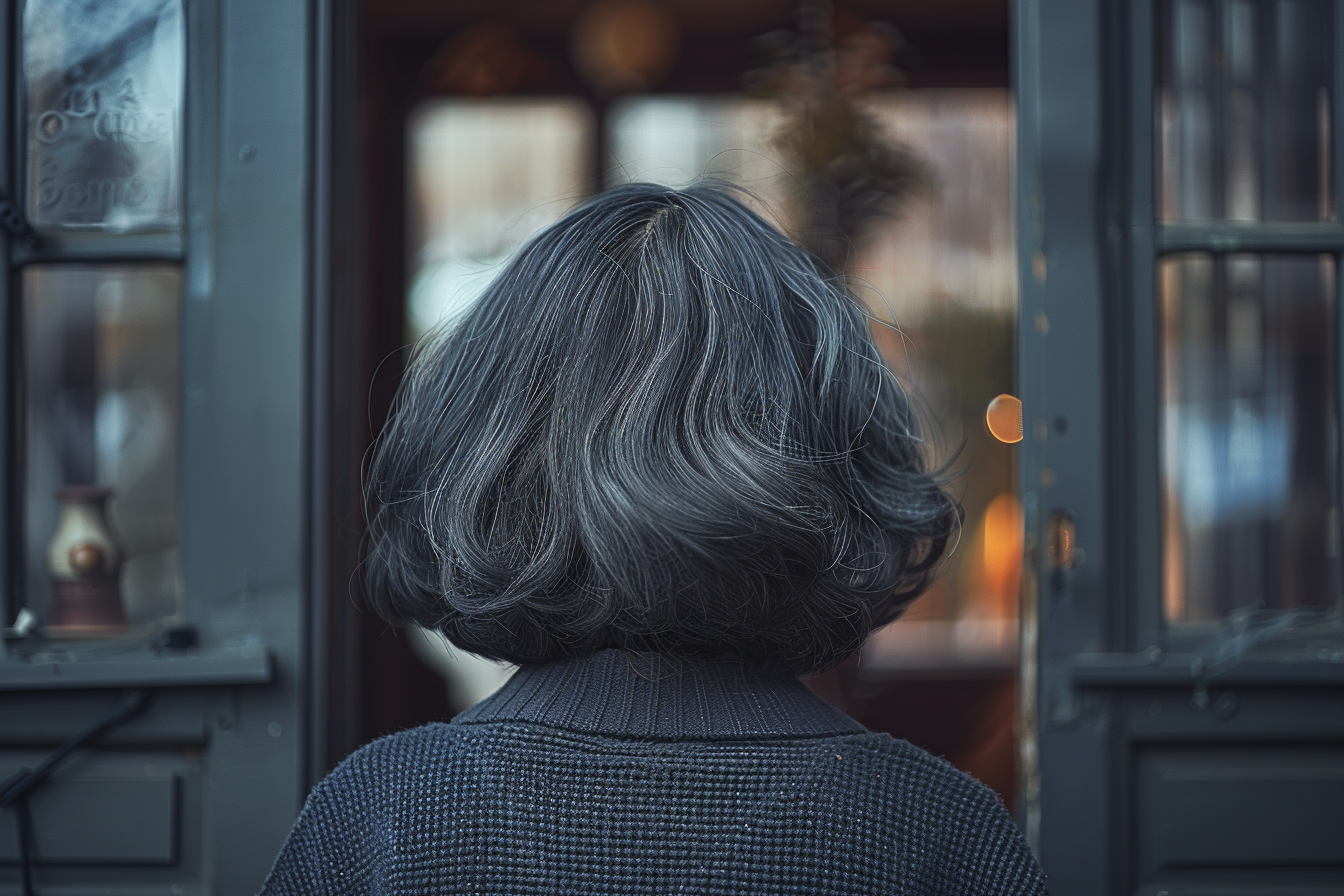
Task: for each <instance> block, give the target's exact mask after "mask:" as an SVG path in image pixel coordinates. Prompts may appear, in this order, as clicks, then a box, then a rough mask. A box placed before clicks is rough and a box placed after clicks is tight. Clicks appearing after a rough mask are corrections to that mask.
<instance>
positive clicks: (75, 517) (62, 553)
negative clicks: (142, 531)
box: [47, 486, 126, 629]
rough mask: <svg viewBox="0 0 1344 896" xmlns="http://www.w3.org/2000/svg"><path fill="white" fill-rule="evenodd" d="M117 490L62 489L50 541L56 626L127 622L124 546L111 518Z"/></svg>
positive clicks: (49, 565) (88, 626) (53, 621)
mask: <svg viewBox="0 0 1344 896" xmlns="http://www.w3.org/2000/svg"><path fill="white" fill-rule="evenodd" d="M111 496H112V490H111V489H109V488H101V487H98V486H67V487H66V488H62V489H58V490H57V492H56V500H57V501H58V502H59V503H60V506H61V513H60V518H59V519H58V521H57V523H56V532H55V533H54V534H53V535H52V536H51V543H50V544H49V545H48V546H47V573H48V574H49V575H50V577H51V596H52V612H51V625H52V626H53V627H55V628H68V629H97V628H105V627H113V626H124V625H125V624H126V611H125V609H124V608H123V607H122V604H121V585H120V579H121V561H122V551H121V548H120V547H119V546H118V545H117V540H116V538H115V537H114V536H113V534H112V529H111V527H109V526H108V523H107V499H108V498H110V497H111Z"/></svg>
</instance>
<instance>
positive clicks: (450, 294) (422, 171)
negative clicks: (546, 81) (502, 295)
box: [407, 99, 592, 339]
mask: <svg viewBox="0 0 1344 896" xmlns="http://www.w3.org/2000/svg"><path fill="white" fill-rule="evenodd" d="M407 136H408V143H409V158H408V160H407V161H408V167H409V169H410V183H409V184H408V186H409V189H410V206H411V210H412V220H411V234H410V251H411V270H412V271H413V272H414V273H413V275H412V279H411V288H410V295H409V296H408V299H407V329H408V330H409V335H410V336H411V338H413V339H414V338H418V337H419V336H421V335H423V334H424V333H425V332H426V331H427V330H428V329H429V328H430V327H432V326H434V325H435V324H436V323H438V321H439V320H440V319H441V318H443V317H445V316H451V315H452V314H454V313H455V312H456V311H458V310H460V309H461V308H463V307H466V306H467V305H469V304H470V303H471V302H472V301H473V300H474V299H475V298H476V297H477V296H478V295H479V294H480V291H481V290H482V289H484V288H485V286H486V284H487V283H488V282H489V281H490V277H491V275H492V274H493V273H494V272H495V271H496V270H497V268H498V265H499V264H500V262H502V261H503V260H504V259H505V258H506V257H508V255H509V253H510V252H512V251H513V250H514V249H516V248H517V247H518V246H520V245H522V244H523V242H525V241H526V240H527V238H528V237H530V236H531V235H532V234H534V233H536V232H537V231H538V230H540V229H541V228H543V227H546V226H547V225H549V224H552V223H554V222H555V221H558V220H559V219H560V217H561V216H562V215H564V214H565V212H567V211H569V210H570V209H571V208H572V207H573V206H574V205H575V204H576V203H577V202H578V201H579V200H580V199H582V198H583V197H584V196H585V195H587V193H588V191H589V188H590V187H591V185H592V184H591V177H592V175H591V171H592V148H591V147H592V118H591V115H590V113H589V111H588V107H587V106H586V105H585V104H583V103H581V102H579V101H577V100H570V99H549V100H513V99H500V100H470V99H452V100H447V99H445V100H434V101H431V102H428V103H425V104H424V105H423V106H421V108H420V109H419V110H418V111H417V113H416V114H415V115H413V116H412V117H411V121H410V126H409V132H408V135H407Z"/></svg>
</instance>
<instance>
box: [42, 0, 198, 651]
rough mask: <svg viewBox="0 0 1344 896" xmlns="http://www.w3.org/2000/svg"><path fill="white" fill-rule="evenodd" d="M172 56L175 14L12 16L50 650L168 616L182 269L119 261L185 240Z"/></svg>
mask: <svg viewBox="0 0 1344 896" xmlns="http://www.w3.org/2000/svg"><path fill="white" fill-rule="evenodd" d="M184 54H185V47H184V29H183V22H182V5H181V3H180V2H171V0H170V2H163V0H133V2H126V3H118V4H101V5H94V6H89V5H88V4H80V3H74V2H71V0H29V2H27V3H26V4H25V5H24V7H23V73H24V97H25V102H26V110H25V111H26V115H25V144H26V147H27V151H26V168H27V177H26V184H27V195H26V201H25V207H26V209H27V217H28V220H29V221H30V222H31V223H32V225H33V226H34V227H35V228H36V229H37V230H38V232H39V233H40V234H41V235H42V241H41V246H40V249H41V256H40V258H41V261H40V263H33V262H30V263H27V264H26V265H24V266H22V267H21V269H20V275H19V279H20V283H21V291H22V304H21V308H22V327H21V332H22V342H21V351H20V353H19V354H20V359H19V362H18V363H19V364H20V365H21V370H20V382H22V383H23V393H22V394H23V410H22V411H21V413H20V421H19V422H20V429H21V432H22V436H21V439H20V452H19V454H20V457H21V458H22V463H21V465H20V470H21V478H22V491H23V495H24V502H23V507H24V512H23V523H24V542H25V562H24V564H23V582H24V589H23V590H24V595H25V598H26V602H27V605H28V606H29V607H30V608H31V609H33V610H34V611H35V612H36V614H37V615H38V617H39V619H40V620H41V621H42V622H43V623H45V631H46V634H47V635H48V636H49V637H59V636H63V635H64V636H87V635H90V634H108V633H114V632H117V631H120V630H124V629H126V628H127V626H132V627H137V626H149V625H153V624H156V623H160V622H162V621H163V620H165V619H169V618H172V617H174V616H177V615H179V614H180V612H181V598H182V586H181V581H180V571H179V562H178V555H177V544H178V516H177V476H178V462H177V459H178V449H179V441H180V440H179V432H178V402H179V383H180V377H179V372H178V368H179V355H180V348H179V345H180V332H179V331H180V321H179V305H180V297H181V292H182V288H181V265H180V256H178V257H177V258H176V259H171V256H172V255H174V254H175V253H167V254H168V255H169V258H165V259H164V260H163V261H161V262H156V263H152V264H151V263H144V262H141V261H135V260H133V259H136V258H143V257H144V255H145V252H144V246H143V245H142V244H141V243H140V242H138V240H139V239H141V238H140V237H138V236H137V235H139V234H146V233H154V234H172V235H175V234H176V232H177V231H178V229H179V227H180V223H181V151H182V105H183V95H182V94H183V73H184ZM76 231H91V232H93V233H94V234H98V235H101V237H100V238H101V239H102V240H103V241H102V242H100V243H98V244H97V251H96V253H95V255H96V256H97V258H98V261H97V262H96V263H88V262H84V261H80V260H79V258H80V257H81V254H80V253H79V252H76V251H74V248H73V247H74V243H72V242H71V239H72V236H71V234H72V232H76ZM85 254H86V255H87V253H85ZM170 259H171V260H170Z"/></svg>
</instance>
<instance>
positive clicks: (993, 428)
mask: <svg viewBox="0 0 1344 896" xmlns="http://www.w3.org/2000/svg"><path fill="white" fill-rule="evenodd" d="M985 424H986V425H987V426H989V431H990V434H991V435H993V436H994V438H996V439H998V440H999V441H1000V442H1008V443H1010V444H1011V443H1012V442H1020V441H1022V402H1021V401H1020V400H1019V399H1018V398H1016V397H1014V396H1012V395H1008V394H1004V395H996V396H995V397H994V400H993V401H991V402H990V403H989V407H987V408H985Z"/></svg>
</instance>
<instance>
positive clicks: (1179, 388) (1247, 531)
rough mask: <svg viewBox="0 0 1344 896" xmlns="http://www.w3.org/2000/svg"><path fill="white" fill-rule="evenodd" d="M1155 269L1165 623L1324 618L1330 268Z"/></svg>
mask: <svg viewBox="0 0 1344 896" xmlns="http://www.w3.org/2000/svg"><path fill="white" fill-rule="evenodd" d="M1159 271H1160V283H1161V299H1162V306H1161V307H1162V336H1163V347H1164V351H1165V364H1164V370H1163V405H1164V414H1163V418H1162V419H1163V471H1162V472H1163V499H1164V504H1165V508H1166V512H1165V536H1164V540H1165V549H1164V552H1163V553H1164V558H1163V559H1164V575H1165V587H1164V600H1165V606H1166V617H1167V619H1168V620H1169V621H1171V622H1200V621H1212V620H1216V619H1220V618H1223V617H1227V616H1230V615H1233V614H1235V613H1238V612H1239V611H1252V610H1260V609H1266V610H1281V609H1290V608H1318V609H1326V608H1329V607H1331V606H1333V605H1334V603H1335V592H1336V588H1337V587H1338V583H1337V572H1336V568H1337V564H1338V557H1337V553H1338V543H1339V521H1338V520H1339V518H1338V509H1337V507H1336V504H1335V494H1336V478H1335V470H1336V465H1337V463H1338V460H1337V458H1338V447H1337V438H1336V433H1337V431H1338V423H1337V417H1336V397H1335V388H1334V383H1335V382H1336V379H1335V377H1336V373H1335V365H1336V363H1337V362H1336V359H1335V348H1334V346H1335V325H1334V318H1335V313H1336V312H1335V307H1334V306H1335V303H1334V278H1335V276H1336V272H1335V263H1334V260H1333V258H1331V257H1330V256H1322V257H1319V258H1318V257H1314V256H1309V255H1305V256H1292V255H1279V256H1275V255H1226V256H1209V255H1182V256H1174V257H1170V258H1168V259H1165V260H1164V261H1163V262H1162V264H1161V267H1160V269H1159Z"/></svg>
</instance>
